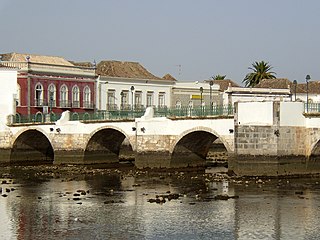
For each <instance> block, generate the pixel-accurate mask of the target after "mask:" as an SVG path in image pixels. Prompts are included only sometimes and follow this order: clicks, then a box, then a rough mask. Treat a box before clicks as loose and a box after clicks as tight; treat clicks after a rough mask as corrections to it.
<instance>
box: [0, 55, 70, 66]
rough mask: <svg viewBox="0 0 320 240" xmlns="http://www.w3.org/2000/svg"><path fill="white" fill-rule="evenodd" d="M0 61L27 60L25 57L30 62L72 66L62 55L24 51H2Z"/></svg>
mask: <svg viewBox="0 0 320 240" xmlns="http://www.w3.org/2000/svg"><path fill="white" fill-rule="evenodd" d="M0 56H1V61H10V62H27V57H29V61H30V62H32V63H43V64H53V65H61V66H74V65H73V64H72V63H71V62H69V61H67V60H66V59H64V58H62V57H57V56H44V55H36V54H24V53H15V52H12V53H4V54H0Z"/></svg>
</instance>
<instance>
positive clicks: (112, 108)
mask: <svg viewBox="0 0 320 240" xmlns="http://www.w3.org/2000/svg"><path fill="white" fill-rule="evenodd" d="M107 110H108V111H114V110H118V106H117V104H107Z"/></svg>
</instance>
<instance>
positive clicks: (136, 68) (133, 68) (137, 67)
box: [97, 61, 162, 80]
mask: <svg viewBox="0 0 320 240" xmlns="http://www.w3.org/2000/svg"><path fill="white" fill-rule="evenodd" d="M97 74H100V75H101V76H108V77H122V78H136V79H156V80H161V79H162V78H159V77H157V76H155V75H153V74H152V73H150V72H149V71H148V70H147V69H145V68H144V67H143V66H142V65H141V64H140V63H138V62H122V61H101V62H99V63H98V64H97Z"/></svg>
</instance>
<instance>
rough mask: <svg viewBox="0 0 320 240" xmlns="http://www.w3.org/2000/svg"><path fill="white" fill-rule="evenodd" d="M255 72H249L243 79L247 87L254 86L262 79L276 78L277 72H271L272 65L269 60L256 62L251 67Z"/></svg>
mask: <svg viewBox="0 0 320 240" xmlns="http://www.w3.org/2000/svg"><path fill="white" fill-rule="evenodd" d="M249 69H250V70H252V71H253V72H251V73H248V74H247V75H246V77H245V78H244V79H243V81H242V82H243V83H245V86H246V87H254V86H255V85H257V84H258V83H259V82H260V81H261V80H262V79H274V78H276V77H275V75H276V73H275V72H271V71H270V70H271V69H272V67H271V66H270V65H269V63H268V62H264V61H261V62H254V63H253V64H252V67H249Z"/></svg>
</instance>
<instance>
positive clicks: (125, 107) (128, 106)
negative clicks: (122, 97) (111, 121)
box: [120, 104, 131, 110]
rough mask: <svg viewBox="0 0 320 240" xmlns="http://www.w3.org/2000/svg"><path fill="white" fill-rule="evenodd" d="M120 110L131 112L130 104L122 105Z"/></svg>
mask: <svg viewBox="0 0 320 240" xmlns="http://www.w3.org/2000/svg"><path fill="white" fill-rule="evenodd" d="M120 110H131V104H122V105H121V106H120Z"/></svg>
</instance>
